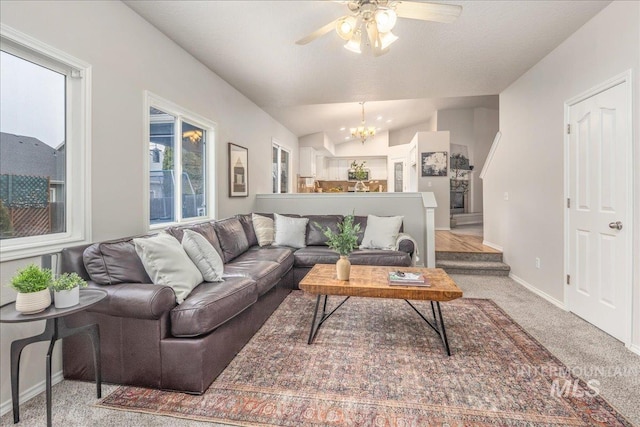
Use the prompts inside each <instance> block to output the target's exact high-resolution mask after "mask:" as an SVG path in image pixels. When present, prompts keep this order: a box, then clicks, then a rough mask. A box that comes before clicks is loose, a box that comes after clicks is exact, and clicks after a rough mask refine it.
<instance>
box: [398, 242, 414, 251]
mask: <svg viewBox="0 0 640 427" xmlns="http://www.w3.org/2000/svg"><path fill="white" fill-rule="evenodd" d="M415 249H416V248H415V246H414V245H413V242H412V241H411V240H408V239H407V240H402V241H400V243H399V244H398V250H399V251H402V252H406V253H408V254H413V251H415Z"/></svg>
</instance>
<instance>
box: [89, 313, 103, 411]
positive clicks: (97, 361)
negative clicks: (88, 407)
mask: <svg viewBox="0 0 640 427" xmlns="http://www.w3.org/2000/svg"><path fill="white" fill-rule="evenodd" d="M87 334H89V337H90V338H91V343H92V344H93V370H94V371H95V372H96V388H97V392H96V395H97V396H98V399H100V398H101V397H102V363H101V358H100V329H99V328H98V325H96V324H93V325H91V327H90V328H89V329H88V330H87Z"/></svg>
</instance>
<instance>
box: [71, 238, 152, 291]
mask: <svg viewBox="0 0 640 427" xmlns="http://www.w3.org/2000/svg"><path fill="white" fill-rule="evenodd" d="M82 260H83V262H84V267H85V269H86V270H87V273H88V274H89V277H90V278H91V280H93V281H94V282H96V283H97V284H99V285H115V284H118V283H151V278H150V277H149V275H148V274H147V272H146V270H145V269H144V265H142V261H141V260H140V257H138V254H137V253H136V248H135V246H134V245H133V239H132V238H127V239H121V240H114V241H110V242H102V243H95V244H93V245H91V246H89V247H88V248H86V249H85V250H84V252H83V254H82Z"/></svg>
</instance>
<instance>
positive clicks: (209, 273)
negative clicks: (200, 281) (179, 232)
mask: <svg viewBox="0 0 640 427" xmlns="http://www.w3.org/2000/svg"><path fill="white" fill-rule="evenodd" d="M182 247H183V248H184V251H185V252H186V253H187V255H189V258H191V261H193V263H194V264H195V265H196V267H198V270H200V273H202V277H204V280H205V282H222V273H223V271H224V263H223V262H222V258H220V254H218V251H216V250H215V249H214V248H213V246H212V245H211V243H209V241H208V240H207V239H205V237H204V236H203V235H202V234H200V233H196V232H195V231H192V230H184V236H183V237H182Z"/></svg>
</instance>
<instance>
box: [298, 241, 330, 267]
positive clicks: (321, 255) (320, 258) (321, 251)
mask: <svg viewBox="0 0 640 427" xmlns="http://www.w3.org/2000/svg"><path fill="white" fill-rule="evenodd" d="M293 257H294V263H293V265H294V266H295V267H313V266H314V265H316V264H335V263H336V262H337V261H338V259H340V255H339V254H338V253H337V252H336V251H334V250H333V249H329V247H328V246H307V247H306V248H302V249H298V250H297V251H295V252H294V254H293Z"/></svg>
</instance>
